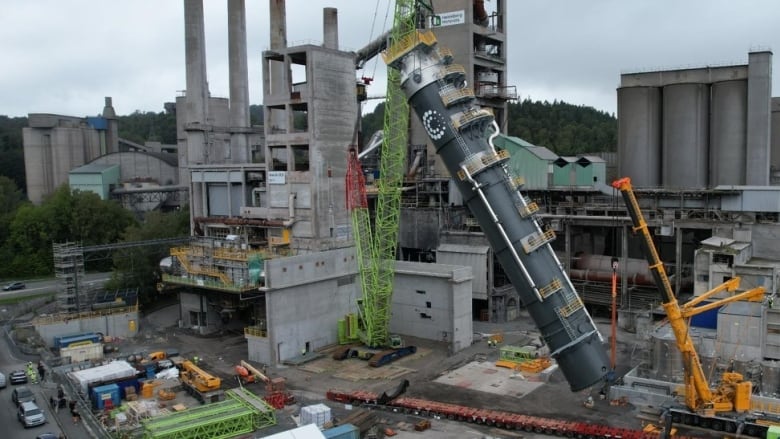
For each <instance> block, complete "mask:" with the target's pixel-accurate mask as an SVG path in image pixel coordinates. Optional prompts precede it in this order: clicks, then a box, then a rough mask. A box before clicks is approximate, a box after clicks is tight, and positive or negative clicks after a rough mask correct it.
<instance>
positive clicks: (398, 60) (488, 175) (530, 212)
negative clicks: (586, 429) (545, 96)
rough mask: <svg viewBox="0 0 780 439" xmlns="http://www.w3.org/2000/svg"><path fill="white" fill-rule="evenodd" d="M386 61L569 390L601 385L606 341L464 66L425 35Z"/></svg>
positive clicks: (396, 46) (409, 39) (406, 41)
mask: <svg viewBox="0 0 780 439" xmlns="http://www.w3.org/2000/svg"><path fill="white" fill-rule="evenodd" d="M383 57H384V60H385V62H386V63H387V64H388V65H389V66H390V67H392V68H393V69H394V70H398V71H399V74H400V84H401V90H402V91H403V92H404V93H405V94H406V96H407V98H408V100H409V102H410V104H411V106H412V107H413V108H414V109H415V111H416V113H417V116H418V117H419V118H420V120H421V122H422V124H423V126H424V128H425V130H426V131H427V133H428V135H429V137H430V139H431V141H432V142H433V144H434V146H435V147H436V151H437V153H438V155H440V156H441V158H442V159H443V161H444V163H445V165H446V167H447V169H448V170H449V172H450V174H451V175H452V176H453V177H454V178H455V182H456V185H457V187H458V189H459V191H460V192H461V194H462V196H463V199H464V202H465V204H466V205H467V206H468V207H469V209H470V210H471V213H472V214H473V215H474V217H476V218H477V221H478V222H479V224H480V227H481V228H482V230H483V231H484V233H485V236H486V237H487V238H488V241H489V243H490V245H491V247H492V248H493V251H494V252H495V254H496V256H497V258H498V260H499V262H500V263H501V265H502V266H503V268H504V271H505V272H506V273H507V276H508V277H509V278H510V280H511V282H512V285H513V286H514V287H515V289H516V290H517V293H518V295H519V297H520V299H521V301H522V303H523V305H524V306H525V308H526V309H527V310H528V312H529V313H530V315H531V317H532V318H533V320H534V322H535V324H536V326H537V327H538V328H539V330H540V332H541V335H542V337H543V338H544V341H545V342H546V343H547V345H548V346H549V348H550V352H551V355H552V356H553V357H554V358H555V359H556V361H557V362H558V365H559V367H560V369H561V371H562V372H563V374H564V376H565V377H566V379H567V381H568V382H569V385H570V387H571V389H572V391H578V390H582V389H585V388H588V387H590V386H592V385H594V384H597V383H600V382H603V381H604V379H605V376H606V374H607V372H608V367H609V358H608V356H607V352H606V349H605V347H604V345H603V338H602V336H601V334H600V333H599V332H598V329H597V328H596V326H595V324H594V322H593V320H592V319H591V317H590V315H589V314H588V312H587V311H586V309H585V307H584V306H583V303H582V300H581V299H580V297H579V296H578V295H577V292H576V291H575V289H574V286H573V285H572V283H571V281H570V280H569V277H568V276H567V275H566V273H565V272H564V271H563V268H562V265H561V262H560V261H559V260H558V257H557V256H556V255H555V252H554V251H553V249H552V247H551V246H550V244H549V243H550V241H552V240H553V239H555V233H554V232H553V231H552V230H549V229H545V228H543V227H542V225H541V223H540V221H539V220H538V219H537V218H536V216H535V215H534V213H535V212H536V211H537V210H538V207H537V206H536V204H535V203H533V202H531V201H530V200H529V199H528V198H526V197H525V196H524V195H523V194H522V193H520V191H519V190H518V189H519V185H520V183H519V182H520V181H521V180H520V179H518V178H517V177H516V176H513V175H511V174H510V173H509V172H508V170H507V168H506V166H505V165H504V164H505V162H506V161H507V160H508V159H509V155H508V154H507V152H506V151H497V150H496V148H495V146H494V145H493V139H494V138H495V137H496V136H497V135H498V134H499V128H498V125H497V124H496V122H495V120H494V117H493V114H492V112H490V111H487V110H485V109H481V108H479V107H478V106H477V105H475V104H474V100H475V98H474V92H473V90H471V89H470V88H468V87H467V86H466V81H465V73H464V69H463V67H462V66H459V65H457V64H453V62H452V54H451V53H450V52H449V51H447V50H442V49H440V48H439V47H438V44H437V40H436V37H435V36H434V35H433V33H432V32H429V31H417V32H413V33H410V34H408V35H406V36H405V37H404V38H401V39H397V40H394V41H393V45H392V46H391V47H390V48H389V49H388V50H387V51H386V52H385V53H383Z"/></svg>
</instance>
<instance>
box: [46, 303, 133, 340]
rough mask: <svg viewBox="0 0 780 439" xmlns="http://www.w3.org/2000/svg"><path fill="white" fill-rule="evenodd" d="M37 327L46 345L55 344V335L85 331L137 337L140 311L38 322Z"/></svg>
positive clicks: (119, 336)
mask: <svg viewBox="0 0 780 439" xmlns="http://www.w3.org/2000/svg"><path fill="white" fill-rule="evenodd" d="M35 329H36V330H37V331H38V334H40V336H41V338H42V339H43V342H44V343H46V347H52V346H53V345H54V337H56V336H63V335H75V334H81V333H84V332H99V333H101V334H103V335H110V336H112V337H118V338H130V337H135V336H136V335H137V334H138V312H137V311H131V312H127V313H117V314H111V315H101V316H95V317H91V318H82V319H77V320H74V319H71V320H56V321H51V322H39V323H36V325H35Z"/></svg>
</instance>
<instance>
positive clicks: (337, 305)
mask: <svg viewBox="0 0 780 439" xmlns="http://www.w3.org/2000/svg"><path fill="white" fill-rule="evenodd" d="M354 258H355V250H354V248H345V249H337V250H330V251H325V252H321V253H316V254H308V255H301V256H293V257H289V258H278V259H272V260H268V261H266V266H265V269H266V282H267V285H268V288H267V290H266V293H265V294H266V309H267V315H266V318H267V329H268V331H267V334H268V336H267V337H265V338H263V337H254V336H249V337H247V340H248V342H247V349H248V358H249V359H251V360H252V361H257V362H260V363H263V364H269V365H277V364H279V363H280V362H282V361H284V360H285V359H289V358H292V357H295V356H298V355H300V353H301V350H302V349H304V348H305V347H306V343H307V342H308V343H309V349H310V350H317V349H321V348H323V347H325V346H329V345H333V344H335V343H337V341H338V339H337V335H338V334H337V323H338V320H339V319H341V318H343V317H344V316H345V315H346V314H348V313H350V312H355V311H356V308H355V304H356V302H357V299H358V298H359V297H360V295H361V292H360V291H361V288H360V279H359V277H358V276H357V264H356V261H355V259H354ZM471 280H472V275H471V267H456V266H449V265H441V264H425V263H412V262H403V261H398V262H396V280H395V289H394V295H393V307H392V315H393V317H392V320H391V324H390V331H391V332H393V333H399V334H402V335H410V336H414V337H420V338H426V339H430V340H436V341H446V342H449V343H450V345H451V349H452V351H453V352H456V351H458V350H460V349H463V348H465V347H468V346H470V345H471V342H472V336H473V331H472V322H471ZM418 290H420V291H425V294H422V293H418V292H417V291H418ZM428 302H430V308H429V307H428ZM421 313H426V314H428V315H430V316H431V318H423V317H421Z"/></svg>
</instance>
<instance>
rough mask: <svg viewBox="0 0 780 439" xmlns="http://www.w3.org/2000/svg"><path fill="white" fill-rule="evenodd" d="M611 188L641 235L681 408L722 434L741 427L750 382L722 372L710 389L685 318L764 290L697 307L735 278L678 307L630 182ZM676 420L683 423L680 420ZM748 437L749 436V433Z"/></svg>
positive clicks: (758, 297) (757, 296)
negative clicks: (681, 381) (676, 370)
mask: <svg viewBox="0 0 780 439" xmlns="http://www.w3.org/2000/svg"><path fill="white" fill-rule="evenodd" d="M612 186H613V187H614V188H616V189H618V190H619V191H620V192H621V194H622V196H623V200H624V201H625V204H626V209H627V210H628V214H629V216H630V217H631V221H632V223H633V226H634V228H633V230H634V232H635V233H639V234H640V235H641V238H642V248H643V250H644V253H645V257H646V258H647V262H648V264H649V266H650V270H651V272H652V274H653V278H654V280H655V283H656V285H657V286H658V289H659V290H660V292H661V294H662V296H663V308H664V310H665V311H666V315H667V318H668V320H669V325H670V327H671V328H672V332H673V333H674V337H675V340H676V342H677V349H679V351H680V353H681V354H682V358H683V368H684V375H685V405H686V406H687V408H688V409H689V410H690V411H691V412H694V414H696V415H697V416H699V417H702V418H709V417H713V419H712V420H711V422H710V423H709V424H710V425H713V423H718V425H719V426H720V427H721V429H723V430H724V431H729V430H731V428H730V427H737V428H742V427H744V425H745V424H746V422H745V421H743V420H734V419H738V414H741V413H745V412H747V411H749V410H750V402H751V401H750V395H751V392H752V383H751V382H750V381H745V380H743V377H742V375H741V374H739V373H736V372H725V373H724V374H723V375H722V377H721V380H720V383H719V384H718V386H717V387H716V388H714V389H711V388H710V386H709V383H708V380H707V377H706V375H705V374H704V371H703V369H702V365H701V361H700V360H699V356H698V354H697V353H696V350H695V348H694V345H693V341H692V340H691V337H690V336H689V333H688V324H687V322H686V319H688V318H690V317H691V316H694V315H696V314H699V313H702V312H704V311H708V310H711V309H714V308H718V307H720V306H723V305H725V304H727V303H730V302H735V301H738V300H748V301H756V302H758V301H762V300H763V298H764V293H765V291H764V288H763V287H758V288H754V289H751V290H747V291H744V292H741V293H736V294H733V295H730V296H728V297H726V298H722V299H719V300H715V301H713V302H709V303H706V304H702V305H699V304H700V303H701V302H702V301H704V300H707V299H709V298H711V297H713V296H714V295H716V294H718V293H721V292H723V291H727V292H730V293H734V292H735V291H736V290H737V288H738V287H739V282H740V279H739V278H738V277H737V278H733V279H729V280H728V281H726V282H724V283H723V284H721V285H719V286H717V287H715V288H714V289H712V290H711V291H708V292H706V293H704V294H703V295H701V296H698V297H696V298H694V299H692V300H691V301H689V302H687V303H685V304H684V305H682V306H680V305H679V304H678V302H677V299H676V298H675V296H674V292H673V290H672V286H671V284H670V283H669V278H668V277H667V275H666V271H665V269H664V266H663V263H662V262H661V260H660V259H659V257H658V252H657V250H656V248H655V244H654V243H653V238H652V236H651V235H650V232H649V231H648V229H647V223H646V222H645V220H644V218H643V217H642V212H641V210H640V209H639V204H638V203H637V200H636V196H635V195H634V190H633V188H632V186H631V180H630V179H629V178H622V179H620V180H617V181H615V182H613V183H612ZM729 413H730V414H732V415H737V417H736V418H734V417H728V418H723V416H724V415H728V414H729ZM680 418H681V419H683V420H684V418H683V417H680ZM748 422H749V421H748ZM735 429H736V428H735ZM748 434H749V435H751V434H750V433H748ZM759 434H760V433H759V432H756V435H759ZM751 436H752V435H751Z"/></svg>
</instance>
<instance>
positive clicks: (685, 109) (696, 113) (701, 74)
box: [618, 51, 780, 189]
mask: <svg viewBox="0 0 780 439" xmlns="http://www.w3.org/2000/svg"><path fill="white" fill-rule="evenodd" d="M771 79H772V53H771V52H768V51H763V52H751V53H749V54H748V63H747V64H746V65H732V66H718V67H709V66H707V67H701V68H692V69H680V70H670V71H656V72H641V73H626V74H623V75H621V77H620V88H618V121H619V124H620V129H619V134H620V136H619V138H618V151H619V152H622V154H620V165H619V172H620V173H621V175H631V176H633V179H634V180H635V185H636V186H637V187H664V188H667V189H674V188H677V189H705V188H714V187H717V186H720V185H754V186H768V185H769V182H770V175H771V174H770V170H776V169H780V150H773V149H772V148H771V145H773V144H774V143H773V142H772V140H771V136H770V133H771V132H772V131H771V129H770V127H771V120H772V110H771V108H772V107H771V100H772V98H771V92H772V81H771ZM776 131H777V130H775V132H776Z"/></svg>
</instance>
